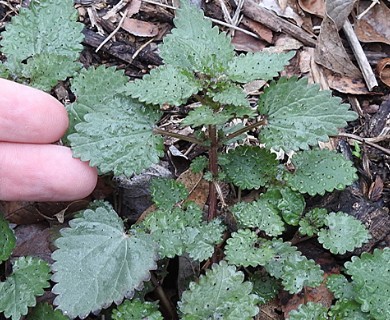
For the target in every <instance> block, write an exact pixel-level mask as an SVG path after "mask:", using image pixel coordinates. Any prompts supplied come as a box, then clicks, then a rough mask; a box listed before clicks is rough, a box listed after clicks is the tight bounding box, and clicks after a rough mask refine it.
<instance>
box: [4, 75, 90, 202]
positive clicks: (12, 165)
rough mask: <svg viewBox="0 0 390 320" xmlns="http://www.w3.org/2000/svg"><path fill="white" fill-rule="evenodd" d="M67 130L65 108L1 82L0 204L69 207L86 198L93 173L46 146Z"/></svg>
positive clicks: (47, 97)
mask: <svg viewBox="0 0 390 320" xmlns="http://www.w3.org/2000/svg"><path fill="white" fill-rule="evenodd" d="M67 127H68V116H67V113H66V110H65V108H64V107H63V105H62V104H61V103H60V102H58V101H57V100H56V99H55V98H53V97H52V96H50V95H48V94H46V93H44V92H42V91H39V90H37V89H33V88H30V87H27V86H24V85H21V84H17V83H14V82H12V81H8V80H4V79H0V199H1V200H6V201H13V200H24V201H71V200H76V199H81V198H84V197H86V196H87V195H89V194H90V193H91V192H92V191H93V189H94V187H95V185H96V182H97V170H96V169H95V168H91V167H89V165H88V163H85V162H82V161H80V160H79V159H74V158H72V152H71V150H70V149H69V148H67V147H64V146H58V145H53V144H50V143H52V142H55V141H57V140H59V139H60V138H61V137H62V136H63V134H64V133H65V131H66V129H67Z"/></svg>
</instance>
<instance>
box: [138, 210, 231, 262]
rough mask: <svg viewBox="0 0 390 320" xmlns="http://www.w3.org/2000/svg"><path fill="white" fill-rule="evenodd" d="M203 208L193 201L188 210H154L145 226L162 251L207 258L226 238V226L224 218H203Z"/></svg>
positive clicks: (163, 255)
mask: <svg viewBox="0 0 390 320" xmlns="http://www.w3.org/2000/svg"><path fill="white" fill-rule="evenodd" d="M202 215H203V213H202V210H201V209H200V208H199V207H198V206H197V205H195V204H194V203H189V204H188V205H187V208H186V209H185V210H183V209H181V208H178V207H175V208H173V209H172V210H157V211H155V212H153V213H152V214H150V215H149V216H148V217H147V218H146V219H145V220H144V222H143V223H142V226H143V227H144V228H146V230H148V232H150V234H151V236H152V238H153V239H154V240H155V242H156V243H158V244H159V246H160V248H159V254H160V256H161V257H162V258H163V257H168V258H172V257H174V256H175V255H179V256H180V255H182V254H184V253H185V252H187V253H188V254H189V255H190V257H191V258H193V259H195V260H199V261H203V260H206V259H208V258H209V257H211V255H212V254H213V252H214V245H215V244H217V243H219V242H220V241H221V240H222V233H223V231H224V227H223V225H222V224H221V221H220V220H213V221H211V222H209V223H206V222H204V221H202Z"/></svg>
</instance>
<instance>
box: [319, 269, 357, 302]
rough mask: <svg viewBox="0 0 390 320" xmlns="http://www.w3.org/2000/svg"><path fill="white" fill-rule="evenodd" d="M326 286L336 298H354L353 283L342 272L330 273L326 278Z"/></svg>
mask: <svg viewBox="0 0 390 320" xmlns="http://www.w3.org/2000/svg"><path fill="white" fill-rule="evenodd" d="M326 286H327V287H328V289H329V290H330V291H332V292H333V294H334V296H335V298H337V299H348V300H350V299H354V296H355V294H354V292H353V284H352V283H351V282H348V280H347V278H346V277H345V276H343V275H342V274H331V275H330V276H329V277H328V278H326Z"/></svg>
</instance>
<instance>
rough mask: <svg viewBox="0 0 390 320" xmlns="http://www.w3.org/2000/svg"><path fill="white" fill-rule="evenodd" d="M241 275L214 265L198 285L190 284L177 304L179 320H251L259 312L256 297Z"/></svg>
mask: <svg viewBox="0 0 390 320" xmlns="http://www.w3.org/2000/svg"><path fill="white" fill-rule="evenodd" d="M244 278H245V276H244V274H243V273H242V272H240V271H236V268H235V267H234V266H229V265H228V264H227V263H226V262H225V261H221V262H220V263H219V264H214V265H213V267H212V269H211V270H207V271H206V275H205V276H200V278H199V281H198V282H197V283H195V282H191V283H190V286H189V290H187V291H185V292H184V293H183V295H182V299H181V301H180V302H179V309H180V311H181V312H182V313H183V317H182V319H184V320H185V319H199V320H200V319H226V320H236V319H240V320H246V319H247V320H250V319H252V317H254V316H255V315H256V314H257V313H258V312H259V308H258V307H257V306H256V301H257V296H256V295H254V294H252V293H251V291H252V284H251V283H250V282H248V281H245V282H244Z"/></svg>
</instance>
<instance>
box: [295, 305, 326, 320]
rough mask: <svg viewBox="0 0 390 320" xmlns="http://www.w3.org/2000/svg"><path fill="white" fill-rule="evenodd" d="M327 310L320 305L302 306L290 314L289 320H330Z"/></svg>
mask: <svg viewBox="0 0 390 320" xmlns="http://www.w3.org/2000/svg"><path fill="white" fill-rule="evenodd" d="M327 311H328V310H327V308H325V307H324V306H323V305H322V304H320V303H314V302H308V303H306V304H301V305H300V306H299V308H298V310H293V311H291V312H290V313H289V316H288V319H289V320H328V316H327Z"/></svg>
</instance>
